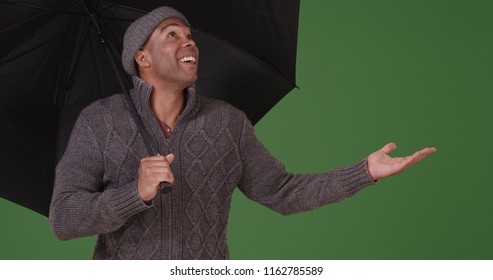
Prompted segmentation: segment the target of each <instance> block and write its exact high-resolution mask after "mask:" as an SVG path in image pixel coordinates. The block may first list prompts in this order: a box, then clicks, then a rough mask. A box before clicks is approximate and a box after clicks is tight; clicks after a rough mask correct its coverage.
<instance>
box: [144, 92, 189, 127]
mask: <svg viewBox="0 0 493 280" xmlns="http://www.w3.org/2000/svg"><path fill="white" fill-rule="evenodd" d="M183 94H184V93H183V89H181V90H180V89H174V90H171V89H167V90H163V89H161V90H160V89H159V88H155V87H153V89H152V93H151V100H150V106H151V109H152V111H153V112H154V114H155V115H156V117H157V118H158V119H159V121H161V122H163V123H165V124H166V125H167V126H169V127H171V128H172V129H174V128H175V125H176V122H177V120H178V118H179V117H180V115H181V113H182V112H183V108H184V106H185V97H184V95H183Z"/></svg>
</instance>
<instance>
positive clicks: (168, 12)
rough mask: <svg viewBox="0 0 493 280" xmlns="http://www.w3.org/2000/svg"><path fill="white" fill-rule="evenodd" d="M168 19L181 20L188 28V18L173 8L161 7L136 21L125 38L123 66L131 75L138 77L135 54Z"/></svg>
mask: <svg viewBox="0 0 493 280" xmlns="http://www.w3.org/2000/svg"><path fill="white" fill-rule="evenodd" d="M168 18H179V19H181V20H182V21H183V22H184V23H185V24H186V25H187V26H188V27H190V24H189V23H188V20H187V18H186V17H185V16H184V15H183V14H182V13H180V12H178V11H177V10H175V9H173V8H171V7H160V8H157V9H155V10H153V11H152V12H150V13H148V14H146V15H144V16H142V17H140V18H139V19H137V20H136V21H134V22H133V23H132V24H131V25H130V26H129V27H128V29H127V31H126V32H125V36H124V37H123V52H122V64H123V69H125V71H126V72H127V73H128V74H130V75H132V76H133V75H137V69H135V63H134V61H135V58H134V57H135V53H136V52H137V51H138V50H139V49H140V48H141V47H142V45H144V43H145V42H146V41H147V39H148V38H149V36H151V34H152V32H153V31H154V29H155V28H156V27H157V26H158V25H159V24H160V23H161V22H163V21H164V20H166V19H168Z"/></svg>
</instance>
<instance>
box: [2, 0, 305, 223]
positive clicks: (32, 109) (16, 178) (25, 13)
mask: <svg viewBox="0 0 493 280" xmlns="http://www.w3.org/2000/svg"><path fill="white" fill-rule="evenodd" d="M84 2H85V4H87V6H90V7H93V9H94V10H93V11H92V12H93V16H95V17H97V19H98V21H99V22H100V27H101V28H102V29H104V31H105V33H106V35H107V41H108V45H109V49H110V53H111V56H113V58H114V59H115V60H116V61H117V67H118V68H119V69H118V70H116V71H117V72H118V71H120V72H123V70H122V67H121V63H120V54H121V50H122V43H123V39H122V38H123V34H124V32H125V30H126V28H127V26H128V25H129V24H130V23H131V22H132V21H133V20H135V19H137V18H138V17H140V16H142V15H144V14H145V13H147V12H148V11H151V10H152V9H154V8H156V7H159V6H163V5H167V6H172V7H174V8H176V9H177V10H179V11H181V12H182V13H183V14H185V16H186V17H187V18H188V20H189V21H190V23H191V25H192V34H193V37H194V39H195V41H196V43H197V45H198V47H199V49H200V62H199V71H198V76H199V80H198V81H197V84H196V87H197V93H198V94H201V95H205V96H210V97H214V98H218V99H222V100H225V101H227V102H229V103H230V104H232V105H234V106H236V107H238V108H239V109H241V110H243V111H244V112H245V113H246V114H247V116H248V118H249V119H250V120H251V121H252V123H256V122H257V121H258V120H259V119H260V118H262V116H263V115H265V114H266V113H267V111H269V110H270V109H271V108H272V107H273V106H274V105H275V104H276V103H277V102H278V101H279V100H280V99H281V98H282V97H283V96H284V95H286V94H287V93H288V92H289V91H291V90H292V89H293V88H294V87H295V86H296V85H295V62H296V44H297V32H298V14H299V0H207V1H204V0H196V1H178V0H175V1H172V0H166V1H163V0H161V1H157V0H154V1H153V0H138V1H137V0H134V1H130V0H128V1H125V0H121V1H116V0H115V1H96V0H84ZM84 6H85V5H83V1H81V0H73V1H67V0H45V1H42V2H39V1H33V0H9V1H4V0H0V18H2V21H1V22H0V127H1V128H2V131H3V132H4V133H3V135H2V137H0V155H1V156H0V174H1V178H2V182H1V183H0V196H1V197H3V198H6V199H8V200H11V201H13V202H16V203H19V204H21V205H24V206H26V207H28V208H30V209H32V210H34V211H37V212H39V213H41V214H43V215H47V214H48V210H49V209H48V208H49V203H50V199H51V193H52V186H53V174H54V167H55V165H56V163H57V161H58V159H59V158H60V156H61V155H62V154H63V151H64V150H65V146H66V143H67V141H68V137H69V135H70V131H71V129H72V126H73V123H74V122H75V120H76V118H77V116H78V114H79V112H80V111H81V110H82V108H84V107H85V106H87V105H88V104H89V103H91V102H93V101H94V100H96V99H99V98H102V97H106V96H109V95H112V94H115V93H118V92H121V88H120V86H119V84H118V82H117V79H116V77H117V75H116V73H115V70H114V69H113V68H112V67H111V65H110V60H109V59H108V54H107V53H106V52H105V50H104V48H103V47H102V46H101V43H100V38H99V36H98V34H97V32H96V29H95V28H94V23H93V22H94V21H92V20H91V19H90V18H89V16H88V13H87V10H86V9H85V8H84ZM129 81H130V79H129V77H128V76H125V82H126V84H127V86H129V87H130V82H129Z"/></svg>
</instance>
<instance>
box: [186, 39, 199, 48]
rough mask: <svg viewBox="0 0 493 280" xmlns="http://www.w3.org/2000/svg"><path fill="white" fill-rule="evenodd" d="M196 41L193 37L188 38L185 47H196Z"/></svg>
mask: <svg viewBox="0 0 493 280" xmlns="http://www.w3.org/2000/svg"><path fill="white" fill-rule="evenodd" d="M195 46H196V44H195V41H194V40H193V39H192V38H187V39H186V41H185V47H195Z"/></svg>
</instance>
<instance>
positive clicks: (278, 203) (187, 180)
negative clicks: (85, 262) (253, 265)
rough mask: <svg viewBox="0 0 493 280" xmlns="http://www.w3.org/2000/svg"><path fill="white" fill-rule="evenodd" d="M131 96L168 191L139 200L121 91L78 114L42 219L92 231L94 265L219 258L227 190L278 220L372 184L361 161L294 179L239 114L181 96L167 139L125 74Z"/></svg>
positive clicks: (135, 142) (138, 150)
mask: <svg viewBox="0 0 493 280" xmlns="http://www.w3.org/2000/svg"><path fill="white" fill-rule="evenodd" d="M134 87H135V88H134V90H132V98H133V100H134V102H135V104H136V106H137V110H138V113H139V115H140V116H141V118H142V120H143V123H144V126H145V127H146V129H147V131H148V132H149V134H150V135H151V136H152V138H153V139H154V140H155V143H154V144H155V147H158V151H159V153H160V154H163V155H166V154H168V153H173V154H175V160H174V162H173V164H172V166H171V167H172V170H173V174H174V178H175V182H174V184H173V186H172V191H171V192H170V193H166V194H161V193H158V195H157V196H156V197H155V198H154V200H153V201H152V203H151V204H150V205H148V204H146V203H144V202H143V201H142V200H141V199H140V196H139V194H138V191H137V170H138V167H139V164H140V160H141V158H143V157H145V156H148V155H147V153H146V149H145V146H144V143H143V141H142V138H141V137H140V136H139V134H138V131H137V129H136V126H135V124H134V122H133V121H132V119H131V116H130V114H129V112H128V110H127V107H126V105H125V101H124V98H123V96H122V95H114V96H111V97H109V98H105V99H101V100H99V101H97V102H95V103H93V104H91V105H90V106H88V107H87V108H85V109H84V110H83V111H82V112H81V114H80V116H79V118H78V120H77V122H76V124H75V126H74V128H73V131H72V134H71V137H70V140H69V144H68V146H67V149H66V151H65V153H64V155H63V157H62V159H61V160H60V162H59V164H58V166H57V168H56V178H55V188H54V193H53V198H52V203H51V209H50V221H51V224H52V228H53V231H54V233H55V234H56V236H57V237H58V238H60V239H63V240H65V239H71V238H76V237H81V236H90V235H98V241H97V244H96V248H95V251H94V256H93V257H94V258H95V259H227V258H228V256H229V254H228V248H227V244H226V226H227V222H228V213H229V208H230V204H231V198H232V194H233V191H234V189H235V188H236V187H237V186H238V187H239V189H240V190H241V191H242V192H243V193H244V194H245V195H246V196H247V197H249V198H251V199H253V200H255V201H257V202H259V203H261V204H263V205H265V206H267V207H269V208H271V209H273V210H274V211H277V212H279V213H281V214H292V213H297V212H302V211H307V210H310V209H313V208H316V207H319V206H322V205H324V204H327V203H331V202H337V201H339V200H341V199H343V198H345V197H348V196H351V195H353V194H354V193H356V192H357V191H358V190H360V189H362V188H363V187H365V186H368V185H371V184H373V183H374V182H373V181H372V180H371V178H370V177H369V175H368V171H367V167H366V160H362V161H360V162H358V163H356V164H355V165H352V166H349V167H345V168H337V169H333V170H331V171H330V172H327V173H324V174H309V175H295V174H292V173H288V172H286V171H285V168H284V167H283V165H282V164H281V163H280V162H279V161H278V160H276V159H275V158H274V157H272V156H271V155H270V153H269V152H268V151H267V149H266V148H265V147H264V146H262V144H261V143H260V142H259V141H258V140H257V139H256V137H255V134H254V131H253V128H252V125H251V124H250V122H249V121H248V119H247V118H246V117H245V115H244V114H243V113H242V112H241V111H239V110H237V109H235V108H234V107H232V106H230V105H228V104H226V103H224V102H222V101H218V100H213V99H210V98H206V97H203V96H199V95H196V94H195V93H194V91H192V90H188V92H187V93H186V100H187V101H186V106H185V109H184V111H183V113H182V115H181V116H180V118H179V120H178V122H177V125H176V128H175V131H174V132H173V135H172V136H171V138H170V139H169V140H166V138H165V137H164V135H163V132H162V130H161V127H160V125H159V123H158V121H157V119H156V118H155V116H154V114H153V113H152V111H151V109H150V107H149V97H150V94H151V87H150V85H148V84H147V83H145V82H144V81H143V80H141V79H139V78H138V77H136V76H134Z"/></svg>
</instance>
